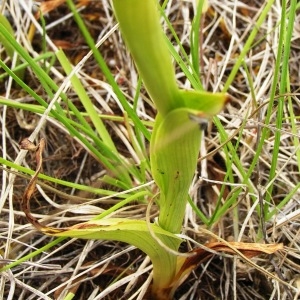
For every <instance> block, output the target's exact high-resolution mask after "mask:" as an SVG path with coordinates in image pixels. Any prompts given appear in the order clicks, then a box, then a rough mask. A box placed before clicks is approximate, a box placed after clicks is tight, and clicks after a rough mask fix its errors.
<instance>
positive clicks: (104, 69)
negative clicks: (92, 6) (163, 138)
mask: <svg viewBox="0 0 300 300" xmlns="http://www.w3.org/2000/svg"><path fill="white" fill-rule="evenodd" d="M67 4H68V6H69V8H70V10H71V11H72V13H73V17H74V19H75V21H76V23H77V25H78V27H79V29H80V31H81V33H82V35H83V36H84V38H85V40H86V42H87V44H88V45H89V47H90V49H91V50H92V51H93V54H94V58H95V59H96V61H97V63H98V65H99V67H100V68H101V70H102V72H103V74H104V76H105V77H106V79H107V81H108V83H109V84H110V85H111V87H112V89H113V91H114V93H115V94H116V96H117V97H118V99H119V101H120V103H121V104H122V106H123V108H124V110H125V111H126V112H127V113H128V115H129V117H130V118H131V120H132V122H133V123H134V126H135V128H136V129H139V130H140V131H141V132H142V133H143V135H144V136H145V137H146V139H147V140H148V141H149V140H150V133H149V131H148V130H147V128H146V127H145V126H144V124H143V123H142V122H141V120H140V119H139V117H138V115H137V114H136V112H135V111H134V110H133V109H132V107H131V106H130V105H129V103H128V102H127V99H126V98H125V97H124V95H123V93H122V91H121V90H120V88H119V86H118V84H117V83H116V81H115V79H114V77H113V75H112V74H111V72H110V70H109V68H108V66H107V64H106V62H105V60H104V58H103V57H102V55H101V53H100V52H99V50H98V49H97V48H96V46H95V43H94V40H93V38H92V37H91V35H90V33H89V31H88V30H87V28H86V26H85V24H84V22H83V20H82V18H81V17H80V15H79V14H78V12H77V10H76V7H75V5H74V3H73V1H72V0H67Z"/></svg>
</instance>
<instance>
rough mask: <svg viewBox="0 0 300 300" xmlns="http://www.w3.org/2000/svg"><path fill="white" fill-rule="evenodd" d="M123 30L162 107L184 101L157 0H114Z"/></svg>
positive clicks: (148, 86) (167, 108) (162, 109)
mask: <svg viewBox="0 0 300 300" xmlns="http://www.w3.org/2000/svg"><path fill="white" fill-rule="evenodd" d="M113 5H114V12H115V15H116V17H117V19H118V21H119V25H120V31H121V33H122V37H123V38H124V40H125V42H126V45H127V47H128V49H129V50H130V53H131V55H132V57H133V59H134V62H135V64H136V66H137V69H138V71H139V74H140V75H141V77H142V79H143V82H144V85H145V87H146V89H147V92H148V93H149V95H150V97H151V98H152V100H153V101H154V103H155V105H156V107H157V109H158V111H159V112H160V113H161V114H162V115H163V116H164V115H166V114H167V113H168V112H169V111H170V110H172V109H174V108H176V107H178V105H179V103H180V106H181V105H182V99H181V96H180V94H179V92H178V87H177V85H176V79H175V72H174V67H173V64H172V59H171V55H170V53H169V50H168V46H167V44H166V41H165V37H164V33H163V31H162V28H161V24H160V21H159V11H158V2H157V0H142V1H141V0H113Z"/></svg>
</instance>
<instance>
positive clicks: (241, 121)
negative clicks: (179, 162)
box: [0, 0, 300, 300]
mask: <svg viewBox="0 0 300 300" xmlns="http://www.w3.org/2000/svg"><path fill="white" fill-rule="evenodd" d="M63 2H64V1H61V2H60V1H57V4H58V6H57V7H55V8H53V9H51V10H50V11H49V12H47V14H45V16H44V18H45V21H46V27H45V28H46V33H47V39H46V44H47V49H48V50H51V51H53V50H56V48H57V47H63V48H64V50H65V52H66V53H67V54H68V57H69V59H70V61H71V62H72V63H73V64H75V65H76V64H78V62H80V61H81V59H82V58H84V56H85V55H86V54H87V53H88V52H89V49H88V47H87V46H86V44H85V41H84V40H83V38H82V36H81V34H80V33H79V31H78V29H77V25H76V24H75V22H74V21H73V19H72V16H71V15H68V13H69V10H68V8H67V6H66V5H65V4H64V3H63ZM45 3H47V2H43V3H42V5H44V4H45ZM48 4H49V5H50V1H49V2H48ZM209 4H210V7H209V10H208V12H207V13H206V15H205V19H204V21H203V23H202V24H201V26H202V27H201V28H202V30H201V40H202V46H201V50H199V51H200V55H201V74H200V76H201V80H202V82H203V85H204V86H205V88H206V89H207V90H210V91H220V90H222V89H223V87H224V86H225V84H226V82H227V79H228V76H229V75H230V72H231V70H232V68H233V67H234V64H235V62H236V59H237V57H238V55H239V53H240V52H241V51H242V49H243V47H244V45H245V42H246V40H247V38H248V37H249V35H250V34H251V32H252V30H253V26H254V22H255V20H256V19H257V18H258V16H259V15H260V12H261V10H262V8H261V3H255V2H251V3H247V1H244V2H243V1H235V2H230V1H225V0H224V1H223V0H222V1H209ZM2 5H3V9H2V11H3V12H4V13H5V14H6V15H7V16H8V18H9V20H10V21H11V24H12V26H13V28H14V30H15V35H16V39H17V40H18V41H19V43H20V44H22V45H23V46H24V47H25V48H26V49H27V51H28V52H29V53H30V54H31V55H32V56H37V54H38V53H40V52H41V51H43V49H42V47H41V34H40V33H39V28H38V27H37V29H36V30H34V26H33V24H35V21H34V20H35V14H36V13H37V12H36V11H35V5H33V6H32V7H30V5H29V4H28V3H25V2H24V1H21V0H20V1H18V2H17V1H16V2H12V1H11V2H9V3H8V2H7V3H6V2H4V1H3V3H2ZM78 5H79V10H80V11H81V14H82V16H83V18H84V20H85V21H86V24H87V26H88V28H89V30H90V32H91V34H92V36H93V38H94V39H95V40H96V41H97V40H100V39H101V38H103V37H104V36H105V35H106V34H107V33H108V32H109V31H110V30H111V29H112V28H114V25H115V21H114V17H113V14H112V10H111V7H110V4H109V2H108V1H106V0H102V1H78ZM166 15H167V16H168V18H169V19H170V21H171V23H172V25H173V27H174V29H175V31H176V33H177V35H178V37H179V39H180V41H181V44H182V45H183V47H184V49H186V51H187V53H189V51H190V47H191V45H190V39H189V37H190V33H191V20H192V19H193V16H194V12H193V3H192V1H177V0H176V1H169V2H168V4H167V6H166ZM296 18H297V19H296V22H295V27H294V30H293V38H292V41H291V54H290V60H289V80H290V83H289V89H290V94H289V95H286V96H285V98H284V99H285V101H284V104H283V120H284V121H283V122H282V128H281V129H276V122H277V117H278V102H276V101H275V102H274V105H273V107H272V113H271V117H270V120H269V122H268V124H267V123H266V115H267V109H268V103H269V98H270V92H271V88H272V82H273V79H274V70H275V68H276V66H275V65H276V61H277V47H278V42H279V40H278V36H279V27H278V24H279V22H280V19H281V7H280V4H279V3H277V2H276V3H274V4H273V6H272V9H271V11H270V13H269V14H268V15H267V17H266V20H265V21H264V23H263V25H262V26H261V27H260V28H259V33H258V35H257V37H256V41H255V43H254V46H253V47H252V48H251V51H249V53H248V54H247V56H246V58H245V61H244V63H243V65H242V67H240V68H239V70H238V72H237V75H236V76H235V78H234V81H233V82H232V83H231V85H230V87H229V89H228V92H229V94H230V95H231V96H232V101H231V103H229V104H228V105H227V107H226V110H225V111H224V112H223V113H221V114H220V115H219V116H218V118H219V120H220V124H222V126H223V128H224V129H225V130H224V132H225V133H226V136H225V135H224V134H223V135H222V134H221V133H220V128H219V126H216V125H215V124H213V123H212V124H210V126H209V127H208V129H207V132H206V135H205V138H204V139H203V141H202V148H201V156H200V157H202V159H200V160H199V168H198V176H195V180H194V183H193V186H192V187H191V196H192V200H193V202H194V204H195V205H196V206H198V207H199V209H200V210H201V211H202V212H203V214H205V215H206V216H207V218H208V219H209V218H213V216H214V213H215V211H216V207H217V206H218V205H221V206H223V205H224V204H226V201H228V200H230V197H231V196H232V193H233V192H232V190H233V188H232V187H241V189H240V190H239V195H238V196H237V197H236V201H235V202H234V203H232V205H231V206H230V207H228V208H227V210H226V211H225V213H224V214H223V215H222V217H221V218H220V219H218V220H217V221H216V222H214V223H212V224H211V226H210V230H211V231H212V232H214V233H215V234H216V235H218V236H219V237H221V238H223V239H226V240H235V241H245V242H261V241H263V240H265V242H269V243H279V242H283V243H284V245H285V249H284V251H282V252H280V253H277V254H276V255H274V256H273V257H271V258H269V257H259V258H257V259H254V262H255V263H257V265H259V266H260V267H262V268H263V269H265V270H267V271H268V272H271V273H273V274H275V275H276V276H278V278H280V279H281V280H283V281H285V282H286V285H284V284H282V283H281V282H280V281H276V280H271V279H269V278H267V277H266V276H265V275H264V274H263V273H262V272H261V271H260V270H257V269H256V268H255V267H253V266H249V265H247V264H245V263H244V262H243V261H242V260H240V259H239V258H238V257H226V256H213V257H212V258H211V259H210V260H208V261H207V262H205V263H203V264H201V266H200V267H199V268H198V269H197V270H195V271H194V272H193V273H192V274H191V275H190V277H189V278H188V279H187V280H186V282H185V283H184V284H183V285H182V287H181V288H180V289H179V290H178V292H177V294H176V299H214V298H218V299H274V298H277V299H297V297H298V293H297V290H295V289H293V288H292V287H291V286H294V287H296V288H297V289H298V286H299V276H298V273H299V266H298V262H299V257H300V252H299V246H298V239H299V237H298V235H299V227H298V226H299V224H298V215H299V212H300V205H299V203H298V197H299V192H298V190H299V185H298V182H299V158H298V157H299V147H298V143H297V142H296V140H297V139H298V138H299V134H298V132H299V122H298V117H297V116H298V115H299V97H298V95H299V77H300V73H299V70H300V65H299V64H300V63H299V62H300V51H299V46H298V44H299V38H300V29H299V26H298V25H297V24H299V21H300V19H299V15H298V16H297V17H296ZM36 26H38V25H37V24H36ZM100 50H101V53H102V54H103V56H104V57H105V59H106V61H107V64H108V66H109V67H110V69H111V73H112V74H113V75H114V77H115V79H116V81H117V82H118V84H119V85H120V86H121V87H122V91H123V92H124V93H125V94H126V96H127V97H128V99H131V100H132V98H133V97H134V95H135V90H136V86H137V85H138V84H139V82H138V74H137V73H136V70H135V68H134V65H133V63H132V62H131V59H130V56H129V54H128V52H127V51H126V49H125V47H124V44H123V42H122V39H121V37H120V35H119V34H118V32H117V31H116V30H112V32H111V33H110V34H109V35H108V37H107V38H105V41H104V43H102V45H101V47H100ZM1 58H2V59H3V60H4V61H7V62H9V58H6V57H5V52H4V49H2V53H1ZM50 74H51V77H54V78H55V81H56V82H57V83H58V84H59V85H60V84H62V83H63V81H64V79H65V78H66V76H65V75H64V73H63V71H62V70H61V69H60V68H59V67H58V65H56V64H54V65H53V66H52V67H51V70H50ZM177 78H178V83H179V84H180V85H181V86H182V87H185V88H190V87H191V86H190V82H189V81H188V80H187V79H186V76H185V75H184V74H183V73H182V71H181V70H180V69H179V68H178V72H177ZM80 79H81V81H82V82H83V83H84V86H85V88H86V89H87V90H88V93H89V95H90V96H91V97H92V98H93V101H94V104H95V106H96V107H97V109H98V111H99V113H105V114H111V115H117V116H122V113H123V111H122V106H121V104H120V103H119V102H118V99H117V98H116V97H115V94H114V93H113V92H112V89H111V87H110V86H109V85H108V84H107V82H106V81H105V78H104V77H103V74H102V73H101V71H100V70H99V68H98V66H97V64H96V63H95V61H94V60H93V58H90V59H88V60H87V61H85V63H84V65H83V66H82V67H81V69H80ZM25 81H26V82H27V84H28V85H29V86H31V87H32V88H33V89H35V90H36V91H37V93H39V94H41V95H43V91H41V90H40V86H39V82H38V81H37V80H36V78H35V76H34V74H31V73H30V72H27V73H26V75H25ZM0 90H1V94H2V96H3V97H6V98H9V99H14V100H15V101H19V102H22V103H31V102H32V99H31V98H30V97H29V96H27V95H26V94H24V93H23V92H22V90H20V89H18V87H17V86H15V85H14V84H13V83H12V81H11V80H10V79H7V78H6V79H5V80H3V81H2V82H1V85H0ZM71 93H72V92H71V91H70V93H69V96H70V98H72V99H73V101H74V104H75V105H80V102H79V101H78V99H77V98H76V95H72V94H71ZM276 95H279V91H278V92H277V93H276ZM287 96H290V100H289V99H288V97H287ZM45 100H47V101H48V102H50V101H51V99H45ZM137 111H138V115H139V117H140V118H141V119H143V120H145V121H147V122H151V121H153V118H154V116H155V109H154V107H153V105H152V103H151V101H150V100H149V99H148V97H147V95H146V94H141V95H140V101H139V102H138V110H137ZM291 111H293V114H294V117H295V120H293V119H292V115H291ZM39 119H40V116H39V115H37V114H33V113H28V112H26V111H22V110H16V109H13V108H11V107H4V106H3V107H1V137H2V147H1V151H2V154H1V156H2V157H3V158H6V159H8V160H10V161H16V163H18V164H23V165H25V166H27V165H29V166H30V167H31V168H34V163H35V162H34V157H33V156H29V155H28V156H27V157H26V159H25V158H24V156H23V157H21V156H20V150H19V148H18V143H19V142H20V141H21V139H22V138H24V137H27V136H28V135H29V134H30V133H31V132H32V131H33V130H34V128H35V127H36V124H38V122H39ZM106 125H107V127H108V128H109V130H110V132H111V135H112V137H113V139H114V141H116V144H117V145H118V146H119V148H120V152H121V153H122V154H123V155H124V157H127V158H133V160H135V161H136V162H138V156H137V154H136V153H135V152H134V149H133V147H132V146H131V145H130V142H128V140H129V139H128V134H127V131H126V130H127V128H126V125H124V124H123V123H121V122H114V121H112V120H108V121H106ZM217 125H218V124H217ZM266 127H267V128H269V129H270V131H269V134H268V135H267V137H266V139H265V140H264V143H263V148H262V149H261V150H260V156H259V158H258V160H257V163H256V167H255V168H254V169H253V172H251V174H250V176H249V178H248V180H245V177H244V175H243V174H242V173H241V168H242V169H243V170H246V171H247V170H248V169H249V168H250V167H251V165H252V163H253V159H254V158H255V154H256V153H257V151H258V150H257V147H258V145H259V142H260V139H261V133H262V130H263V128H266ZM278 131H280V133H281V135H280V143H279V145H280V147H279V155H278V160H277V164H276V170H275V176H274V178H271V181H270V176H269V174H270V169H271V168H272V166H273V165H274V162H272V154H273V152H274V151H276V149H274V146H275V147H278V144H276V142H275V139H276V136H275V135H276V132H278ZM40 135H41V136H46V138H47V144H48V147H47V150H46V154H45V156H46V158H45V162H44V173H46V174H49V175H51V176H53V177H56V178H61V179H65V180H68V181H70V182H76V183H84V184H86V185H91V186H92V187H96V188H102V189H105V188H107V187H108V184H107V183H106V184H105V183H103V182H99V181H97V179H98V178H101V177H102V176H103V175H104V174H106V172H107V170H105V169H103V167H102V166H101V164H100V163H99V161H97V159H96V158H95V157H93V156H92V155H91V154H90V153H89V152H88V151H87V150H86V149H85V148H84V147H83V145H82V144H81V143H80V142H78V141H77V140H75V139H73V138H72V136H70V135H69V134H68V133H67V132H66V131H65V130H64V129H63V128H62V127H61V126H60V125H59V124H58V122H55V121H54V120H51V121H50V119H48V122H47V123H46V124H45V126H44V127H43V128H42V129H41V131H40ZM229 141H230V142H231V143H232V145H233V147H236V148H229V146H228V143H229ZM220 145H222V147H220ZM227 147H228V148H227ZM231 149H234V150H235V153H233V152H231ZM207 154H210V155H208V156H206V155H207ZM235 156H236V157H238V158H239V162H240V164H241V165H240V166H239V165H237V163H236V162H237V161H236V160H235ZM229 169H230V170H231V171H230V172H229V171H228V170H229ZM12 176H13V177H15V179H14V180H13V177H12ZM147 176H148V177H147V178H146V179H147V181H148V182H150V183H149V185H150V186H151V185H152V186H151V188H152V189H155V187H154V186H153V183H152V182H151V176H150V174H147ZM27 179H28V178H24V177H22V176H15V174H14V173H13V172H10V171H9V170H8V169H7V168H6V167H5V166H3V167H2V177H1V180H2V191H1V201H0V211H1V220H0V222H1V233H0V237H1V243H0V255H1V259H0V266H4V265H6V264H7V263H10V262H12V261H15V260H18V259H20V258H22V257H24V256H26V255H28V254H29V253H31V252H32V251H34V250H37V249H43V248H42V247H43V246H45V245H47V244H48V243H49V241H51V238H49V237H47V236H43V235H41V234H40V233H38V232H37V231H36V230H34V229H33V228H32V226H30V225H29V224H28V223H27V221H26V220H25V218H24V214H23V212H22V211H20V207H19V201H20V198H21V197H22V193H23V191H24V189H25V186H26V183H27ZM271 183H272V184H274V186H273V188H272V190H271V192H272V193H271V194H268V191H270V189H269V187H270V184H271ZM136 184H137V185H138V184H139V183H138V182H136ZM49 186H50V187H49ZM116 192H118V191H117V190H116ZM220 194H221V195H222V197H220ZM266 198H268V199H270V204H269V211H272V210H273V209H274V208H275V207H276V206H277V205H279V204H280V203H283V202H282V201H285V200H289V201H286V203H284V205H282V206H279V208H278V210H277V211H276V213H274V215H272V216H269V218H268V219H267V220H266V219H262V218H260V216H259V210H260V209H262V207H263V205H264V204H265V202H264V201H265V200H266ZM35 200H36V207H35V208H34V211H36V212H37V213H36V216H37V217H38V218H40V219H43V221H46V222H47V223H50V224H51V225H53V226H59V225H60V224H61V223H67V224H73V223H74V222H76V223H78V222H80V221H86V220H89V219H90V218H91V216H92V215H95V214H99V213H100V212H102V211H103V210H104V209H107V208H109V207H110V206H111V205H112V204H115V203H117V202H118V200H117V199H116V198H111V197H110V199H109V200H107V199H104V198H103V197H102V198H100V197H98V196H97V195H94V194H93V193H90V192H89V191H85V192H83V191H80V192H78V191H76V190H75V189H73V188H71V187H70V188H68V187H66V188H65V189H64V190H61V187H56V186H53V184H51V183H45V182H44V185H43V184H42V183H41V185H40V187H39V189H38V192H37V193H36V195H35ZM220 203H221V204H220ZM145 211H146V206H145V205H141V204H139V203H137V204H133V205H130V206H126V207H125V208H124V209H123V211H121V212H118V213H119V214H122V216H125V217H129V218H144V217H145ZM155 214H156V211H155V207H154V208H153V217H155ZM201 226H203V224H202V223H201V222H200V221H199V217H198V216H197V214H196V213H195V211H193V210H192V209H191V207H190V206H189V207H187V211H186V218H185V223H184V226H183V234H185V235H187V236H188V237H189V239H190V241H189V240H188V241H187V242H186V243H185V244H184V245H183V246H182V251H187V250H190V249H191V248H193V247H194V245H195V244H194V243H195V242H199V243H204V242H206V241H207V240H211V239H212V237H211V236H207V235H206V234H204V233H203V231H201ZM150 272H151V263H150V261H149V259H148V258H147V257H145V255H144V254H143V253H142V252H140V251H139V250H137V249H135V248H134V247H132V246H128V245H125V244H122V243H114V242H107V241H94V240H90V241H81V240H75V239H72V240H68V241H66V240H65V241H64V242H62V243H59V244H57V245H56V246H54V247H52V248H51V249H49V250H45V251H42V252H41V253H40V254H39V255H38V256H35V257H34V258H32V259H30V260H28V261H26V262H23V263H20V264H18V265H17V266H16V267H14V268H12V269H9V270H7V271H5V272H2V273H1V274H0V275H1V277H0V286H1V288H0V292H1V294H0V295H1V296H0V298H1V297H2V298H3V299H28V300H29V299H64V297H65V296H66V294H67V292H68V291H73V292H74V293H76V296H75V299H142V298H141V297H143V296H141V295H143V291H144V290H146V289H147V287H148V286H149V284H150V282H151V273H150ZM145 297H146V296H145Z"/></svg>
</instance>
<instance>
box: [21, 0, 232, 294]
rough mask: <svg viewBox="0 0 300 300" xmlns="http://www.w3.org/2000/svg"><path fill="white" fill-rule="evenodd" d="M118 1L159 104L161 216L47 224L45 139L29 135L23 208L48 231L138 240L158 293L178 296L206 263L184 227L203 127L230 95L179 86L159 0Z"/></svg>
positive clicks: (156, 159) (154, 168)
mask: <svg viewBox="0 0 300 300" xmlns="http://www.w3.org/2000/svg"><path fill="white" fill-rule="evenodd" d="M112 3H113V8H114V13H115V16H116V19H117V20H118V22H119V28H120V31H121V34H122V37H123V39H124V40H125V43H126V46H127V47H128V50H129V51H130V53H131V55H132V58H133V60H134V62H135V65H136V67H137V70H138V72H139V74H140V76H141V78H142V81H143V84H144V86H145V88H146V90H147V92H148V94H149V95H150V97H151V99H152V101H153V102H154V104H155V106H156V108H157V116H156V119H155V124H154V129H153V132H152V136H151V141H150V163H151V172H152V176H153V179H154V181H155V183H156V185H157V186H158V188H159V194H158V195H157V198H155V199H154V200H155V201H156V203H157V204H158V207H159V216H158V220H157V221H156V222H150V220H149V219H147V220H133V219H125V218H111V217H103V216H104V215H103V216H102V215H100V216H98V217H97V218H95V219H92V220H90V221H88V222H85V223H80V224H77V225H74V226H71V227H66V228H60V229H58V228H53V227H48V226H45V225H42V224H41V223H40V222H39V221H38V220H37V219H36V218H35V217H33V216H32V214H31V213H30V206H29V200H30V198H31V196H32V193H33V192H34V189H35V185H36V181H37V176H38V174H39V172H40V170H41V165H42V152H43V148H44V143H45V142H44V140H41V141H40V143H39V144H38V145H37V146H34V145H33V144H32V143H31V142H29V141H27V142H26V143H24V144H23V145H22V147H23V149H27V150H34V151H36V154H37V155H36V158H37V169H36V172H35V175H34V176H33V178H32V179H31V181H30V183H29V185H28V187H27V189H26V191H25V193H24V196H23V200H22V207H23V211H24V212H25V214H26V216H27V218H28V220H29V221H30V222H31V223H32V224H33V225H34V226H35V227H36V228H37V229H38V230H40V231H42V232H44V233H45V234H47V235H52V236H60V237H76V238H82V239H106V240H117V241H123V242H126V243H129V244H131V245H134V246H136V247H138V248H139V249H141V250H142V251H143V252H145V253H146V254H147V255H148V256H149V257H150V259H151V261H152V264H153V284H152V286H151V291H150V292H149V293H151V299H172V297H173V295H174V292H175V290H176V289H177V287H178V286H179V285H180V284H181V283H182V282H183V281H184V279H185V278H186V277H187V275H188V274H189V273H190V272H191V271H192V270H193V268H195V266H196V265H197V264H198V262H197V259H196V252H194V253H191V254H182V253H179V252H178V250H179V246H180V244H181V243H182V241H183V240H182V239H181V238H180V237H179V236H178V234H179V233H180V231H181V228H182V222H183V219H184V215H185V208H186V205H187V200H188V196H189V188H190V185H191V182H192V179H193V176H194V174H195V171H196V168H197V160H198V155H199V147H200V139H201V132H202V130H201V129H202V127H203V126H204V125H205V124H206V123H207V122H208V120H209V119H210V118H211V117H212V116H214V115H216V114H217V113H218V112H220V111H221V110H222V108H223V106H224V104H225V103H226V101H227V100H228V96H227V95H226V94H224V93H214V94H213V93H210V92H206V91H200V90H183V89H180V88H179V87H178V85H177V82H176V77H175V69H174V65H173V62H172V56H171V54H170V51H169V48H168V43H167V38H166V36H165V34H164V32H163V29H162V26H161V23H160V9H159V5H158V2H157V0H144V1H140V0H112ZM219 246H220V245H219ZM223 246H224V245H223ZM222 250H224V247H223V248H222ZM194 254H195V255H194ZM191 257H193V259H191Z"/></svg>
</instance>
